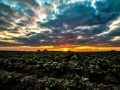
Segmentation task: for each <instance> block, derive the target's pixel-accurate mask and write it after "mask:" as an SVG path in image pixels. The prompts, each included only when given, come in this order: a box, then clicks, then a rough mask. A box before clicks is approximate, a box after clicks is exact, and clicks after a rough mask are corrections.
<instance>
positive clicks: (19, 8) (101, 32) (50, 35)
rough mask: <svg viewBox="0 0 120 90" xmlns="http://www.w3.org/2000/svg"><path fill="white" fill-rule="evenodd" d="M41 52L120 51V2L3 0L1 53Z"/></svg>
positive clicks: (1, 7) (99, 0)
mask: <svg viewBox="0 0 120 90" xmlns="http://www.w3.org/2000/svg"><path fill="white" fill-rule="evenodd" d="M65 48H66V49H65ZM37 49H40V50H44V49H48V50H72V51H94V50H100V51H101V50H120V0H0V50H22V51H36V50H37Z"/></svg>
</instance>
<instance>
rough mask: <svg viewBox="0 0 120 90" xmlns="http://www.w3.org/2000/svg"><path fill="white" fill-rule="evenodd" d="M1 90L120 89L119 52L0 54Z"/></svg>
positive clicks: (5, 52)
mask: <svg viewBox="0 0 120 90" xmlns="http://www.w3.org/2000/svg"><path fill="white" fill-rule="evenodd" d="M0 90H120V52H115V51H111V52H78V53H76V52H47V51H46V52H15V51H14V52H12V51H9V52H8V51H1V52H0Z"/></svg>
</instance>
